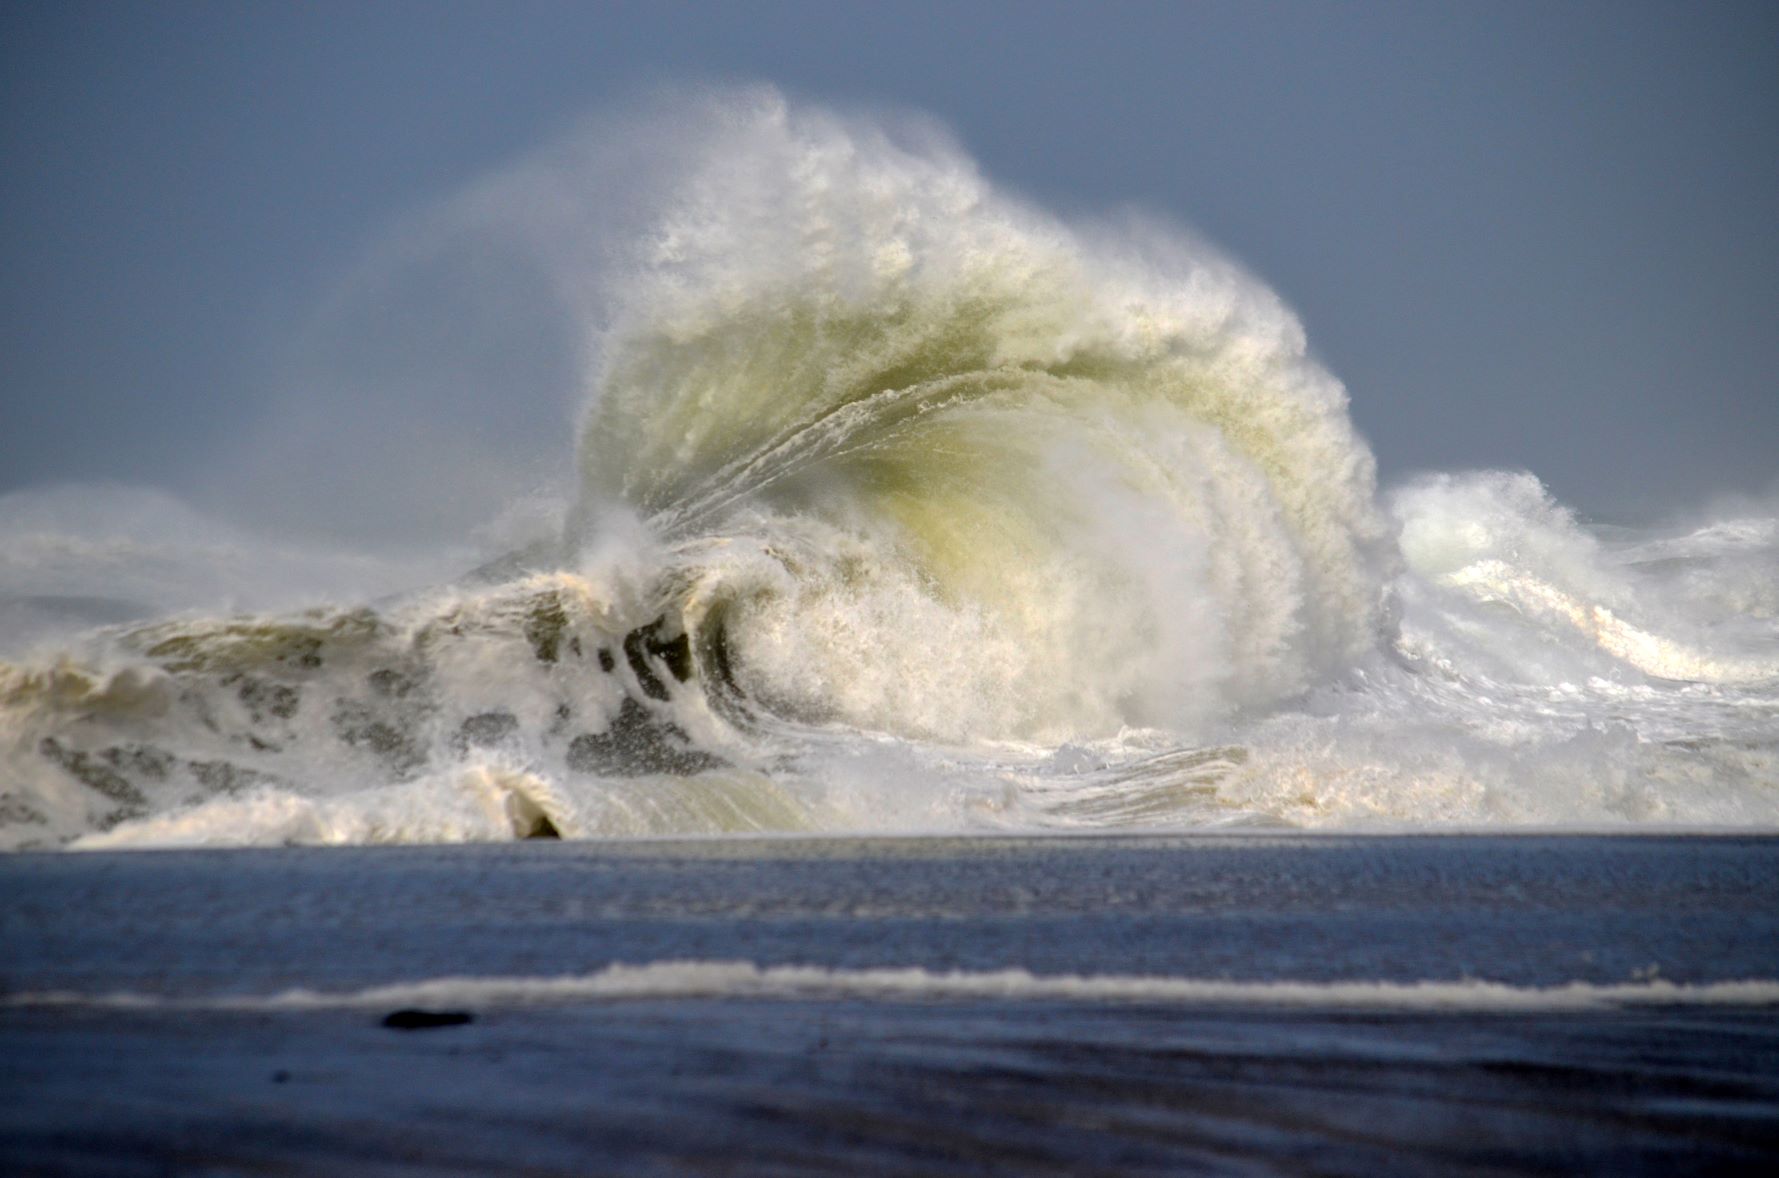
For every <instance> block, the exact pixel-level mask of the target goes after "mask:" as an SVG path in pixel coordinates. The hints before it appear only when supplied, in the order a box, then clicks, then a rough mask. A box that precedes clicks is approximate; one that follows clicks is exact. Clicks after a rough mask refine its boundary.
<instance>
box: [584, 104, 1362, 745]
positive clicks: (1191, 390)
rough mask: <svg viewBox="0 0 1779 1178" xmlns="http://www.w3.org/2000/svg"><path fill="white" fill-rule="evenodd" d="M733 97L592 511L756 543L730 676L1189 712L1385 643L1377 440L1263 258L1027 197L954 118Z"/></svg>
mask: <svg viewBox="0 0 1779 1178" xmlns="http://www.w3.org/2000/svg"><path fill="white" fill-rule="evenodd" d="M742 105H743V109H740V110H737V109H735V108H734V107H729V108H725V109H722V110H720V111H716V112H714V113H712V114H711V115H710V116H709V117H711V118H713V119H715V120H717V121H718V122H721V123H722V124H723V125H724V127H725V128H726V130H727V132H728V133H727V134H725V135H724V136H712V137H711V138H710V142H709V145H708V150H706V151H705V152H704V153H703V154H702V155H699V156H697V157H695V158H693V159H691V160H690V161H689V162H688V163H687V164H686V165H685V170H686V175H684V176H682V177H679V182H678V183H677V185H676V186H674V188H673V190H672V195H671V196H670V197H669V198H667V199H666V200H665V201H664V203H663V207H662V211H661V213H660V217H659V222H658V224H657V225H656V226H655V228H654V231H653V232H652V233H649V234H645V235H644V240H645V242H646V243H648V244H647V245H646V247H645V248H641V249H639V251H638V254H637V256H636V258H635V259H634V261H635V265H634V266H633V267H632V269H631V270H630V272H629V274H628V277H627V279H626V283H627V286H626V288H625V289H624V290H623V291H622V292H621V298H620V299H619V305H620V311H619V313H618V314H617V315H616V316H615V317H614V322H615V324H616V325H615V326H614V327H613V328H612V330H611V331H610V332H609V334H608V335H607V336H606V337H605V339H604V342H603V348H602V353H601V355H602V360H601V365H600V368H599V371H598V374H597V377H596V380H595V393H594V397H593V402H592V406H591V408H590V410H589V413H588V416H587V420H586V423H585V427H584V430H583V434H582V445H581V465H582V471H583V500H582V510H581V516H582V519H583V521H585V520H588V519H592V518H593V517H594V516H596V515H597V514H598V513H599V512H601V511H602V510H605V509H607V508H608V507H609V506H610V505H611V504H613V503H621V504H625V505H627V506H628V507H630V508H632V509H634V510H636V511H637V512H638V513H640V514H641V515H642V516H644V517H645V518H646V519H647V520H648V521H649V524H650V526H651V528H653V529H654V530H655V531H656V532H657V533H658V534H659V535H661V536H662V537H664V538H667V539H670V540H676V541H684V540H689V539H693V538H699V537H703V538H710V537H722V538H724V539H725V540H726V541H729V542H732V543H733V544H734V545H736V546H739V547H740V548H741V549H744V550H746V551H748V552H750V553H755V554H757V555H758V557H759V560H760V561H761V562H764V564H755V565H752V566H750V567H749V568H748V569H747V570H746V571H745V572H738V574H737V575H738V576H739V578H740V580H739V582H738V588H737V589H736V591H735V593H734V606H733V608H731V609H729V610H728V611H727V617H728V625H729V627H730V629H731V637H732V638H733V641H732V642H730V644H729V645H730V648H731V651H732V653H733V657H734V663H735V671H736V675H737V678H738V680H739V682H740V684H741V685H742V686H743V688H744V689H751V690H752V692H753V693H755V694H756V695H757V696H758V697H759V698H761V699H763V700H768V701H772V702H773V703H774V704H775V705H776V706H779V707H783V708H785V709H788V710H790V711H791V712H794V713H796V714H798V715H800V716H816V717H823V718H834V719H839V720H843V721H845V722H848V723H852V724H856V725H860V726H863V727H867V728H873V729H881V730H886V731H891V732H896V733H898V734H904V735H917V736H928V737H943V738H961V737H985V736H986V737H996V738H1002V737H1005V738H1031V739H1039V740H1044V741H1050V742H1054V741H1057V740H1063V739H1071V738H1078V737H1083V736H1093V735H1098V734H1103V733H1105V732H1107V731H1115V730H1116V729H1117V728H1119V727H1121V726H1123V725H1128V724H1140V725H1149V726H1160V727H1167V728H1173V729H1180V730H1186V731H1192V730H1198V729H1204V728H1208V727H1210V726H1213V725H1215V724H1216V723H1217V722H1218V721H1219V720H1221V719H1223V718H1225V717H1227V716H1228V715H1229V714H1231V713H1232V712H1234V711H1237V710H1241V709H1254V708H1266V707H1268V706H1270V705H1272V704H1275V703H1277V702H1278V701H1280V700H1283V699H1286V698H1289V697H1291V696H1293V695H1295V694H1297V693H1299V692H1301V691H1302V690H1303V689H1305V688H1306V687H1307V686H1309V685H1310V684H1312V683H1313V682H1315V681H1316V680H1318V679H1319V678H1321V677H1324V676H1326V675H1327V674H1329V673H1330V672H1331V671H1333V670H1335V669H1337V668H1338V667H1340V666H1342V665H1344V664H1345V663H1347V662H1348V661H1349V660H1351V659H1352V658H1353V657H1354V656H1355V655H1356V654H1358V653H1359V652H1361V651H1363V650H1365V649H1367V648H1368V647H1369V646H1370V645H1371V643H1372V641H1373V634H1374V624H1375V616H1374V615H1375V609H1376V602H1377V599H1378V586H1379V584H1380V573H1381V567H1382V565H1383V564H1384V563H1385V557H1384V556H1383V551H1384V543H1383V535H1384V529H1383V527H1382V524H1381V522H1380V519H1379V517H1378V515H1377V513H1376V510H1375V506H1374V501H1373V494H1374V475H1373V464H1372V460H1371V457H1370V454H1369V452H1368V451H1367V449H1366V447H1365V445H1364V443H1363V442H1362V441H1361V440H1360V439H1359V438H1358V436H1357V435H1356V434H1355V432H1354V431H1353V429H1352V427H1351V424H1350V422H1349V421H1348V419H1347V416H1346V412H1345V396H1344V392H1343V391H1342V390H1341V388H1340V386H1339V385H1338V383H1337V382H1335V381H1334V380H1333V379H1332V378H1330V377H1329V376H1328V375H1327V374H1326V373H1324V372H1322V371H1321V370H1320V369H1319V368H1317V367H1316V366H1315V365H1313V364H1312V363H1310V362H1309V361H1308V360H1307V359H1306V357H1305V354H1304V344H1303V338H1302V333H1301V331H1300V329H1299V327H1298V325H1297V324H1296V322H1295V320H1294V319H1293V318H1292V317H1291V315H1290V314H1289V312H1288V311H1286V310H1285V309H1284V308H1283V307H1282V306H1280V305H1279V303H1278V301H1277V300H1276V299H1275V298H1274V297H1273V296H1272V295H1271V294H1270V293H1269V292H1267V291H1266V290H1264V289H1263V288H1262V287H1260V286H1259V285H1258V284H1256V283H1254V282H1253V281H1252V280H1250V279H1248V278H1247V277H1245V276H1243V275H1242V274H1240V273H1239V272H1238V271H1236V269H1235V268H1234V267H1233V266H1231V265H1229V264H1227V263H1226V262H1224V261H1222V260H1220V259H1218V258H1215V257H1213V256H1212V255H1210V254H1209V253H1208V252H1207V251H1205V250H1203V249H1202V248H1199V247H1197V246H1195V245H1192V244H1190V243H1188V242H1186V241H1185V240H1184V239H1183V238H1182V237H1181V236H1179V235H1177V234H1172V233H1170V232H1168V231H1165V230H1162V229H1158V228H1156V227H1155V226H1153V225H1126V226H1122V227H1119V228H1116V229H1112V228H1107V227H1098V228H1094V229H1082V228H1077V227H1071V226H1068V225H1065V224H1063V223H1061V222H1059V221H1057V220H1054V219H1051V218H1048V217H1045V216H1043V215H1040V214H1038V213H1036V212H1034V211H1032V210H1030V209H1028V208H1026V207H1024V206H1022V205H1020V204H1019V203H1017V202H1015V201H1012V200H1010V199H1007V198H1005V197H1003V196H1000V195H998V194H997V193H995V192H994V191H992V190H991V189H990V188H989V186H988V185H987V184H986V183H985V182H984V181H983V180H982V179H981V178H980V177H979V176H978V175H977V174H976V172H975V170H974V167H973V165H971V163H970V162H969V161H968V160H967V159H966V158H965V157H964V156H963V155H962V154H961V153H959V152H958V151H957V150H956V149H955V148H954V147H952V146H950V145H949V144H947V143H945V142H944V141H942V140H936V139H932V138H927V139H922V140H920V141H918V142H916V143H914V144H912V145H911V144H910V143H909V142H907V141H906V140H905V139H898V138H897V137H895V136H893V135H891V134H889V133H887V132H886V131H885V130H884V129H883V128H882V127H880V126H877V125H874V124H871V123H869V122H864V121H858V120H851V121H849V120H844V119H841V118H837V117H835V116H832V115H828V114H825V113H821V112H806V111H793V110H791V109H789V108H787V107H786V106H785V105H784V104H783V103H782V102H781V101H775V100H770V99H769V100H765V101H758V102H756V103H755V104H754V105H753V106H751V107H749V106H747V105H746V104H745V103H744V104H742Z"/></svg>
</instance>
